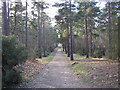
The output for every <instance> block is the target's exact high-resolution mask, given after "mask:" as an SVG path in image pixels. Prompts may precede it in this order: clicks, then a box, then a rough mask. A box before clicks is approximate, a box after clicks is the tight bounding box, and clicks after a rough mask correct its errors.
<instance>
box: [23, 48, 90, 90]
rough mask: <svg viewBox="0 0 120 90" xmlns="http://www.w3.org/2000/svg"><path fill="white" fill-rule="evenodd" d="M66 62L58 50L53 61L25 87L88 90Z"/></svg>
mask: <svg viewBox="0 0 120 90" xmlns="http://www.w3.org/2000/svg"><path fill="white" fill-rule="evenodd" d="M67 62H68V60H67V59H66V58H65V57H64V56H63V53H62V50H61V49H60V48H59V49H58V50H57V52H56V55H55V57H54V58H53V61H51V62H50V63H48V64H47V65H46V66H45V67H44V68H43V69H42V71H40V73H39V74H38V75H37V76H36V78H35V79H33V80H32V81H30V82H29V83H27V84H26V85H25V87H27V88H89V87H90V86H88V85H85V84H83V83H82V80H80V78H78V77H77V75H75V74H74V72H73V71H72V70H71V69H70V68H69V66H68V65H67Z"/></svg>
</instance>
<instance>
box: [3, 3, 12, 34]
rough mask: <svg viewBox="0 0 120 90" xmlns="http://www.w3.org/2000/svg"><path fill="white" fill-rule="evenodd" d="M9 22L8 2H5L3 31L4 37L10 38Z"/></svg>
mask: <svg viewBox="0 0 120 90" xmlns="http://www.w3.org/2000/svg"><path fill="white" fill-rule="evenodd" d="M8 24H9V22H8V16H7V4H6V2H3V30H4V33H3V34H4V35H6V36H8V35H9V34H10V31H9V25H8Z"/></svg>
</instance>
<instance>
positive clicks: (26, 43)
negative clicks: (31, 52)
mask: <svg viewBox="0 0 120 90" xmlns="http://www.w3.org/2000/svg"><path fill="white" fill-rule="evenodd" d="M27 17H28V12H27V0H26V20H25V23H26V24H25V25H26V26H25V30H26V33H25V36H26V38H25V46H26V47H28V27H27Z"/></svg>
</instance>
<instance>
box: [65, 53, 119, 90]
mask: <svg viewBox="0 0 120 90" xmlns="http://www.w3.org/2000/svg"><path fill="white" fill-rule="evenodd" d="M64 55H65V54H64ZM65 56H66V55H65ZM69 65H70V66H71V67H72V69H73V70H74V72H75V73H76V74H77V75H78V76H79V77H80V78H82V80H83V81H84V82H86V83H90V84H91V85H92V87H97V88H118V86H119V85H118V82H119V77H118V75H119V71H118V70H119V67H118V66H119V65H120V63H118V62H117V60H107V59H105V58H88V59H86V58H85V57H84V56H79V55H77V54H75V55H74V61H71V62H70V63H69Z"/></svg>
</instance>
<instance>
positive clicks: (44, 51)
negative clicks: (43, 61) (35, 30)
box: [43, 21, 46, 57]
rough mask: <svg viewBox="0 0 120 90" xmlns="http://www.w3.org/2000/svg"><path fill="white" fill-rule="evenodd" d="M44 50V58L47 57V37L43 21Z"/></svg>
mask: <svg viewBox="0 0 120 90" xmlns="http://www.w3.org/2000/svg"><path fill="white" fill-rule="evenodd" d="M43 50H44V57H45V56H46V53H45V52H46V36H45V23H44V21H43Z"/></svg>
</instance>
